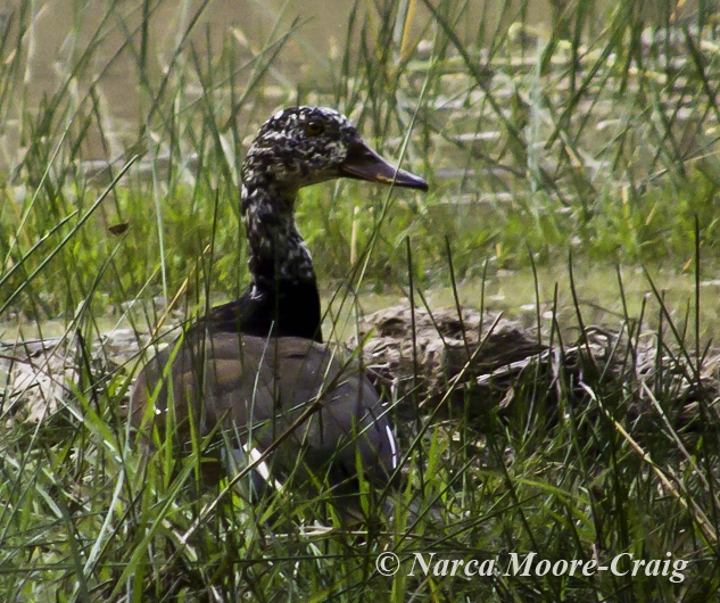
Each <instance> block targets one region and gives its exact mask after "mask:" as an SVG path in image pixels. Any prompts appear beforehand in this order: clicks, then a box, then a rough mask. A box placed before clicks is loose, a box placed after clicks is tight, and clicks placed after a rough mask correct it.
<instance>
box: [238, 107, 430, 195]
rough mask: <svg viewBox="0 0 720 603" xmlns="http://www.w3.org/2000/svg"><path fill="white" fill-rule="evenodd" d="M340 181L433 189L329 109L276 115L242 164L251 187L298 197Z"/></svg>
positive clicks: (292, 110) (295, 110)
mask: <svg viewBox="0 0 720 603" xmlns="http://www.w3.org/2000/svg"><path fill="white" fill-rule="evenodd" d="M335 178H355V179H359V180H367V181H369V182H380V183H384V184H390V183H393V182H394V183H395V186H402V187H406V188H414V189H418V190H423V191H426V190H427V189H428V185H427V183H426V182H425V181H424V180H423V179H422V178H419V177H417V176H413V175H412V174H410V173H408V172H406V171H404V170H396V169H395V168H394V167H393V166H391V165H390V164H389V163H388V162H387V161H385V160H384V159H383V158H382V157H380V155H378V154H377V153H376V152H375V151H373V150H372V149H371V148H370V147H369V146H368V145H367V144H366V143H365V141H364V140H363V139H362V137H361V136H360V134H359V133H358V131H357V128H356V127H355V126H354V125H353V123H352V122H351V121H350V120H349V119H348V118H347V117H345V116H344V115H341V114H340V113H338V112H337V111H334V110H333V109H328V108H325V107H293V108H289V109H284V110H282V111H279V112H277V113H276V114H275V115H273V116H272V117H271V118H270V119H269V120H268V121H267V122H265V124H264V125H263V126H262V128H261V129H260V132H259V133H258V135H257V137H256V138H255V140H254V142H253V143H252V145H251V147H250V149H249V150H248V154H247V156H246V158H245V162H244V164H243V181H244V182H245V184H248V185H251V186H252V185H253V184H254V182H253V181H258V180H263V181H264V182H263V183H264V184H267V183H268V181H270V182H272V183H273V184H274V185H275V186H279V187H282V188H287V189H288V190H289V191H292V192H295V191H297V190H298V189H300V188H302V187H304V186H308V185H310V184H316V183H319V182H325V181H327V180H333V179H335ZM257 183H258V184H259V182H257Z"/></svg>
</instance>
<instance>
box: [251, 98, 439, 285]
mask: <svg viewBox="0 0 720 603" xmlns="http://www.w3.org/2000/svg"><path fill="white" fill-rule="evenodd" d="M342 177H346V178H356V179H361V180H367V181H370V182H381V183H385V184H390V183H394V184H395V186H402V187H407V188H415V189H419V190H427V184H426V183H425V181H424V180H422V179H421V178H418V177H417V176H413V175H412V174H409V173H408V172H405V171H403V170H395V168H393V167H392V166H391V165H390V164H389V163H388V162H387V161H385V160H384V159H383V158H382V157H380V156H379V155H378V154H377V153H375V151H373V150H372V149H371V148H370V147H369V146H368V145H367V144H366V143H365V142H364V141H363V139H362V138H361V136H360V134H359V133H358V131H357V128H356V127H355V126H354V125H353V124H352V122H351V121H350V120H349V119H348V118H347V117H345V116H344V115H341V114H340V113H338V112H337V111H334V110H333V109H327V108H324V107H294V108H290V109H284V110H282V111H279V112H278V113H276V114H275V115H273V116H272V117H271V118H270V119H269V120H268V121H267V122H265V124H264V125H263V126H262V127H261V128H260V131H259V132H258V135H257V137H256V138H255V140H254V141H253V143H252V145H251V146H250V149H249V150H248V153H247V156H246V157H245V161H244V162H243V167H242V191H241V212H242V215H243V217H244V220H245V228H246V233H247V236H248V240H249V243H250V259H249V266H250V271H251V273H252V275H253V285H254V287H255V290H258V289H262V288H267V287H268V286H271V285H272V284H273V283H276V282H277V281H289V282H293V281H298V280H303V281H309V280H312V281H313V282H314V280H315V274H314V272H313V268H312V259H311V257H310V253H309V251H308V249H307V247H306V246H305V243H304V241H303V240H302V237H300V234H299V233H298V231H297V228H296V227H295V218H294V206H295V198H296V196H297V192H298V190H299V189H300V188H302V187H304V186H308V185H310V184H316V183H319V182H325V181H328V180H333V179H335V178H342Z"/></svg>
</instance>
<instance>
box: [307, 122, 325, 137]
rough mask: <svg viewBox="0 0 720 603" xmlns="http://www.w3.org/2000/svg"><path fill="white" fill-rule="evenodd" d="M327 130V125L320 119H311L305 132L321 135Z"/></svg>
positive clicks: (309, 134)
mask: <svg viewBox="0 0 720 603" xmlns="http://www.w3.org/2000/svg"><path fill="white" fill-rule="evenodd" d="M324 131H325V126H324V125H323V124H321V123H320V122H319V121H309V122H307V123H306V124H305V133H306V134H307V135H308V136H319V135H320V134H322V133H323V132H324Z"/></svg>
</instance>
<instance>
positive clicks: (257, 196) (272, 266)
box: [241, 174, 322, 341]
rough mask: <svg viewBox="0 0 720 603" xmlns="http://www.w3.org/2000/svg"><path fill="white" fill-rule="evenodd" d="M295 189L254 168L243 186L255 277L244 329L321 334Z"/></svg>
mask: <svg viewBox="0 0 720 603" xmlns="http://www.w3.org/2000/svg"><path fill="white" fill-rule="evenodd" d="M296 196H297V190H296V189H291V188H287V187H281V186H279V185H277V184H276V183H275V182H274V181H272V180H271V179H269V178H264V177H262V175H257V174H255V175H254V177H252V178H249V179H246V180H245V182H244V183H243V186H242V192H241V212H242V216H243V220H244V222H245V232H246V236H247V238H248V243H249V245H250V255H249V259H248V267H249V268H250V274H251V275H252V283H251V285H250V288H249V290H248V292H247V293H246V300H247V302H246V303H247V308H248V311H249V313H250V314H249V316H248V317H247V319H246V320H243V322H244V323H245V328H244V329H243V330H244V331H245V332H248V333H249V332H250V331H257V332H253V333H252V334H257V335H262V336H267V335H270V334H271V332H272V334H276V335H281V336H291V335H292V336H298V337H305V338H309V339H316V340H318V341H321V340H322V335H321V333H320V297H319V295H318V291H317V281H316V279H315V271H314V269H313V264H312V258H311V256H310V252H309V250H308V248H307V246H306V245H305V241H303V239H302V237H301V236H300V233H299V232H298V230H297V227H296V225H295V215H294V205H295V197H296Z"/></svg>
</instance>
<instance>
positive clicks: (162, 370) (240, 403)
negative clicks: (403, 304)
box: [131, 107, 427, 495]
mask: <svg viewBox="0 0 720 603" xmlns="http://www.w3.org/2000/svg"><path fill="white" fill-rule="evenodd" d="M343 176H345V177H351V178H358V179H363V180H368V181H372V182H384V183H390V182H393V181H394V183H395V185H396V186H405V187H409V188H417V189H420V190H427V185H426V184H425V182H424V181H423V180H422V179H420V178H417V177H416V176H413V175H411V174H408V173H407V172H403V171H401V170H399V171H397V172H396V171H395V169H394V168H392V166H390V165H389V164H388V163H387V162H386V161H385V160H383V159H382V158H381V157H379V156H378V155H377V154H376V153H375V152H374V151H372V150H371V149H370V148H369V147H368V146H367V145H366V144H365V143H364V142H363V141H362V139H361V138H360V136H359V134H358V132H357V130H356V129H355V127H354V126H353V125H352V124H351V123H350V122H349V121H348V120H347V118H345V117H343V116H342V115H340V114H339V113H337V112H335V111H333V110H331V109H324V108H316V107H298V108H293V109H286V110H285V111H281V112H279V113H277V114H276V115H274V116H273V117H272V118H271V119H270V120H268V121H267V122H266V123H265V125H263V127H262V128H261V130H260V132H259V134H258V136H257V138H256V139H255V141H254V142H253V144H252V145H251V147H250V149H249V151H248V155H247V157H246V159H245V161H244V163H243V170H242V181H243V182H242V192H241V212H242V215H243V218H244V221H245V229H246V233H247V236H248V241H249V244H250V258H249V261H248V265H249V268H250V273H251V276H252V283H251V284H250V286H249V288H248V290H247V291H246V293H245V294H244V295H243V296H242V297H241V298H240V299H238V300H236V301H234V302H231V303H229V304H225V305H222V306H218V307H216V308H213V309H212V310H211V311H210V312H209V313H208V314H207V315H206V316H205V317H203V318H202V319H200V320H199V321H198V322H197V323H195V324H194V325H192V326H190V327H189V328H188V329H187V330H186V332H185V334H184V336H183V337H181V338H180V339H179V340H178V341H177V342H176V343H175V345H172V346H169V347H168V348H166V349H165V350H163V351H162V352H160V353H159V354H158V355H157V356H156V357H155V358H154V359H152V360H151V361H150V362H149V363H148V364H147V365H146V367H145V368H144V369H143V371H142V372H141V374H140V376H139V378H138V381H137V383H136V385H135V388H134V391H133V395H132V400H131V421H132V423H133V425H134V426H136V427H137V428H139V429H141V430H142V431H143V432H144V433H146V434H149V433H150V429H151V428H152V427H153V426H157V427H160V428H161V429H162V430H164V428H165V427H166V426H167V421H168V420H171V421H173V422H174V424H175V426H176V429H175V433H176V435H177V438H178V439H179V440H180V441H181V442H187V441H189V440H190V439H191V437H192V433H196V434H197V435H198V436H200V437H202V436H205V435H208V434H210V433H216V434H218V436H222V437H219V438H218V439H220V440H223V439H224V442H225V443H226V444H227V443H228V442H229V443H230V452H231V453H232V455H233V457H234V458H235V460H239V461H240V462H241V463H242V462H247V461H248V459H250V460H252V459H255V458H257V456H258V455H259V454H260V453H261V452H262V451H268V450H269V451H271V454H270V455H268V463H267V465H266V466H263V465H261V466H259V470H260V472H259V474H260V475H261V476H262V477H264V478H266V480H267V481H268V482H269V483H272V484H277V483H283V484H284V485H283V486H282V487H283V488H284V487H289V486H290V485H292V486H293V487H294V486H295V485H303V486H304V487H307V486H308V485H309V484H311V483H312V484H318V483H324V484H327V485H329V486H330V487H331V488H332V489H333V491H334V492H335V493H336V494H342V495H351V494H353V493H356V489H357V477H358V474H357V471H358V468H361V470H362V473H363V475H364V476H365V477H366V478H367V479H368V481H369V482H370V483H371V484H372V485H373V486H375V487H377V488H383V487H384V486H385V485H387V483H388V480H389V479H390V478H391V476H392V474H393V472H394V471H395V469H396V467H397V464H398V462H399V458H400V454H399V450H398V445H397V441H396V439H395V437H394V435H393V432H392V428H391V423H390V421H389V419H388V417H387V413H386V409H385V408H384V407H383V405H382V404H381V402H380V400H379V398H378V395H377V393H376V392H375V390H374V389H373V387H372V385H371V384H370V382H369V381H368V379H367V378H366V377H365V375H364V373H363V371H362V368H361V367H360V366H359V365H358V364H357V363H355V362H349V363H346V362H343V361H342V360H341V359H338V358H335V357H334V353H333V351H332V350H331V349H330V348H328V347H326V346H324V345H322V344H321V342H322V332H321V327H320V299H319V295H318V292H317V284H316V279H315V273H314V270H313V266H312V260H311V258H310V254H309V252H308V250H307V247H306V246H305V243H304V242H303V240H302V238H301V237H300V234H299V233H298V231H297V229H296V227H295V220H294V203H295V198H296V195H297V191H298V190H299V188H301V187H302V186H306V185H309V184H314V183H316V182H322V181H325V180H330V179H334V178H339V177H343ZM226 448H227V447H226ZM256 477H257V474H256ZM255 481H256V482H257V481H258V480H255Z"/></svg>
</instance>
